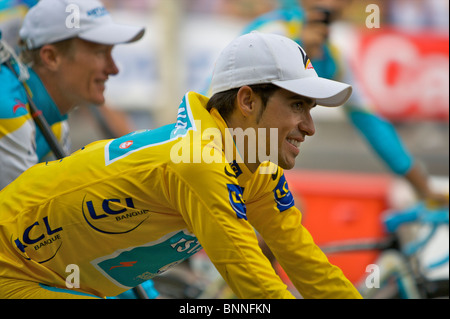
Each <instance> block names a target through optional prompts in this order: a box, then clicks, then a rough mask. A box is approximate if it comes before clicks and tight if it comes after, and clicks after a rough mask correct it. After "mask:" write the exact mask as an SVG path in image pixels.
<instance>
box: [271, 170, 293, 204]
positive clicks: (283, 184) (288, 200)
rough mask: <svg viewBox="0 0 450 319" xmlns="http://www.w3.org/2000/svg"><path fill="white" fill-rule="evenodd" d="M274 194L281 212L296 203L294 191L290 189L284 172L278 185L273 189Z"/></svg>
mask: <svg viewBox="0 0 450 319" xmlns="http://www.w3.org/2000/svg"><path fill="white" fill-rule="evenodd" d="M273 194H274V197H275V202H276V204H277V208H278V210H279V211H280V212H283V211H285V210H287V209H289V208H291V207H292V206H294V205H295V202H294V196H292V193H291V191H290V190H289V186H288V183H287V181H286V178H285V177H284V174H283V175H281V177H280V180H279V181H278V184H277V186H276V187H275V189H274V190H273Z"/></svg>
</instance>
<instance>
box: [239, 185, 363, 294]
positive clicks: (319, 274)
mask: <svg viewBox="0 0 450 319" xmlns="http://www.w3.org/2000/svg"><path fill="white" fill-rule="evenodd" d="M285 188H287V186H285ZM274 196H276V195H275V193H274V192H273V191H271V192H266V194H265V195H264V196H262V197H259V198H258V200H257V201H254V202H252V203H248V204H247V208H248V210H247V217H248V220H249V221H250V223H251V224H252V225H253V226H254V227H255V228H256V230H257V231H258V232H259V233H260V235H261V236H262V237H263V239H264V241H265V242H266V244H267V245H268V247H269V248H270V249H271V251H272V253H273V254H274V255H275V257H276V258H277V261H278V262H279V263H280V265H281V266H282V267H283V269H284V271H285V272H286V274H287V275H288V276H289V279H290V280H291V281H292V283H293V284H294V285H295V287H296V288H297V290H298V291H299V292H300V294H301V295H302V297H304V298H308V299H309V298H315V299H331V298H337V299H341V298H350V299H356V298H361V295H360V294H359V292H358V291H357V290H356V288H355V287H354V286H353V284H352V283H351V282H350V281H349V280H348V279H347V278H346V277H345V276H344V274H343V273H342V271H341V270H340V269H339V268H338V267H336V266H334V265H332V264H330V263H329V261H328V259H327V257H326V255H325V254H324V253H323V252H322V251H321V250H320V248H319V247H318V246H317V245H316V244H315V243H314V241H313V238H312V237H311V235H310V233H309V232H308V231H307V229H306V228H305V227H303V225H302V223H301V220H302V215H301V213H300V211H299V210H298V209H297V208H296V207H295V206H292V207H290V208H288V209H286V210H284V211H280V209H279V208H278V207H277V203H276V201H275V200H274Z"/></svg>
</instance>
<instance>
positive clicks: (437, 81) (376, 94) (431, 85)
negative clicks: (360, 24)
mask: <svg viewBox="0 0 450 319" xmlns="http://www.w3.org/2000/svg"><path fill="white" fill-rule="evenodd" d="M381 30H382V31H372V30H371V31H365V32H361V34H360V37H359V45H358V49H357V50H356V52H355V56H354V57H353V58H354V60H353V61H354V63H353V67H354V69H355V74H356V76H357V78H358V80H359V82H360V83H361V84H362V89H363V90H364V91H365V93H366V94H367V96H368V98H369V99H370V100H371V102H372V103H373V104H374V107H375V108H376V110H377V111H378V112H379V113H380V114H381V115H383V116H385V117H386V118H388V119H391V120H416V119H420V120H448V119H449V36H448V33H447V34H437V33H433V32H426V31H421V32H417V31H415V32H414V33H412V32H401V31H396V30H385V29H381Z"/></svg>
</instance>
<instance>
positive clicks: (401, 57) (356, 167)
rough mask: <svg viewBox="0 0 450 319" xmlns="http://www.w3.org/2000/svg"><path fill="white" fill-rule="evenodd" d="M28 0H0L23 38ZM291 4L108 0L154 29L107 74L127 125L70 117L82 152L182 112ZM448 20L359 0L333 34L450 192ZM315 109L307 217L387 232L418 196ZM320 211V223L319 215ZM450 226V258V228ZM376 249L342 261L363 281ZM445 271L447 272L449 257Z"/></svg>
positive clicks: (385, 0)
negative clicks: (386, 221) (221, 64)
mask: <svg viewBox="0 0 450 319" xmlns="http://www.w3.org/2000/svg"><path fill="white" fill-rule="evenodd" d="M291 1H295V0H291ZM18 2H19V1H13V0H0V10H1V11H0V28H1V29H2V30H3V38H4V39H6V40H7V41H10V42H11V43H15V41H16V40H17V38H16V37H17V32H18V28H19V27H20V21H21V18H22V17H23V14H24V13H25V12H26V9H25V8H24V7H22V6H17V5H14V4H15V3H18ZM21 2H27V1H21ZM286 2H289V0H284V1H281V0H126V1H123V0H103V3H104V4H105V6H106V7H107V8H108V10H109V11H110V12H111V14H112V15H113V17H114V18H115V20H116V21H118V22H122V23H127V24H138V25H145V26H146V27H147V29H146V34H145V36H144V38H143V39H142V40H141V41H138V42H137V43H133V44H130V45H124V46H117V47H116V48H115V49H114V56H115V58H116V62H117V64H118V67H119V69H120V73H119V74H118V75H117V76H115V77H112V78H110V80H109V81H108V83H107V84H106V85H107V91H106V97H107V105H108V106H109V107H110V108H111V109H113V110H115V111H117V113H115V116H119V117H120V121H119V122H118V123H121V124H120V125H123V124H124V123H126V125H125V126H120V127H119V126H118V127H112V128H111V127H109V128H106V129H105V127H104V126H103V125H102V122H103V119H102V118H101V117H98V116H96V115H95V112H92V110H88V109H85V108H78V109H75V110H74V111H73V112H71V113H70V115H69V121H70V127H71V137H72V143H73V144H72V145H73V146H72V147H73V150H77V149H79V148H80V147H82V146H84V145H86V144H88V143H90V142H92V141H95V140H98V139H103V138H109V137H111V135H121V134H125V133H128V132H130V131H133V130H138V129H153V128H156V127H159V126H161V125H165V124H168V123H172V122H174V121H175V118H176V114H177V109H178V104H179V102H180V101H181V99H182V97H183V95H184V94H185V93H186V92H188V91H197V92H200V93H205V92H206V91H207V88H208V82H209V78H210V76H211V73H212V70H213V67H214V61H215V59H216V58H217V56H218V54H219V53H220V51H221V50H222V49H223V48H224V47H225V46H226V45H227V44H228V43H229V42H230V41H231V40H232V39H234V38H235V37H237V36H239V35H240V34H241V33H242V31H243V29H244V28H245V26H246V25H248V24H249V23H250V22H251V21H253V20H254V19H255V18H256V17H258V16H260V15H262V14H265V13H267V12H270V11H272V10H275V9H277V8H278V7H280V5H281V3H286ZM371 4H375V5H377V6H378V8H379V9H380V25H379V28H368V27H367V25H366V20H367V17H368V16H369V14H370V12H366V8H367V6H368V5H371ZM448 28H449V2H448V0H353V1H351V2H349V5H348V7H347V8H346V10H345V12H344V15H343V19H342V20H340V21H338V22H336V23H333V24H332V25H331V33H330V41H331V42H332V43H333V44H335V45H336V46H337V47H338V48H339V49H340V51H341V53H342V54H343V56H344V58H345V59H346V60H347V61H349V63H348V66H347V67H349V68H351V69H352V72H353V74H354V75H355V78H356V80H357V81H358V85H359V89H360V90H361V91H362V92H363V93H364V94H365V95H366V97H367V99H368V100H369V104H370V105H371V106H372V107H373V108H374V109H375V110H376V111H377V112H378V113H379V114H381V115H382V116H384V117H385V118H386V119H388V120H390V121H391V122H392V123H393V124H394V126H395V128H396V129H397V131H398V133H399V135H400V137H401V138H402V140H403V142H404V143H405V145H406V147H407V149H408V150H409V151H410V152H411V153H412V154H413V155H414V156H415V157H416V158H417V159H418V160H419V161H421V162H422V163H423V165H424V167H426V169H427V171H428V173H429V174H430V175H431V176H432V182H433V183H434V184H433V185H436V186H435V187H436V188H437V189H438V190H439V191H442V192H447V193H448V176H449V29H448ZM0 85H1V84H0ZM313 118H314V120H315V124H316V134H315V135H314V136H313V137H310V138H308V139H307V140H306V142H305V143H304V145H303V146H302V149H301V154H300V156H299V157H298V158H297V163H296V169H295V171H294V172H293V173H291V175H287V177H288V180H289V183H290V186H291V189H292V190H293V192H294V193H295V194H296V196H297V205H298V206H300V208H301V209H302V211H303V213H304V215H305V223H306V224H307V225H308V224H309V228H310V231H311V232H312V233H313V235H314V236H315V238H316V240H317V241H318V243H319V244H321V243H326V242H328V241H333V240H340V239H348V238H352V236H354V237H364V236H366V237H381V236H383V234H382V232H383V230H382V229H381V228H380V227H381V226H380V225H379V217H380V214H382V213H383V211H384V210H385V209H387V208H390V207H393V206H402V207H404V206H405V205H409V204H411V203H413V202H414V201H415V200H416V199H415V198H414V195H413V194H412V191H411V189H410V188H409V186H408V185H406V184H405V182H404V181H403V180H402V179H400V178H398V177H396V176H393V175H392V174H390V172H389V171H388V169H387V168H386V166H384V165H383V163H382V162H381V161H380V160H379V159H378V158H377V156H376V155H375V154H374V153H373V151H372V150H371V149H370V147H369V146H368V144H366V142H364V141H363V139H362V137H361V136H360V135H359V134H358V132H357V131H356V130H355V129H354V127H353V126H352V125H351V124H349V122H348V118H347V117H346V116H345V115H344V114H343V111H342V110H341V109H340V108H335V109H330V108H316V109H315V110H314V111H313ZM118 125H119V124H118ZM111 129H112V130H113V131H114V132H111ZM298 181H301V182H298ZM305 181H306V182H305ZM318 203H319V204H320V205H318ZM324 203H325V204H324ZM324 210H326V211H327V212H328V215H327V216H326V219H327V220H331V221H332V222H334V224H333V223H331V224H328V225H325V226H324V224H323V221H324V217H323V215H320V213H321V212H323V211H324ZM312 215H315V216H317V218H318V219H319V221H317V218H316V220H314V218H309V216H312ZM447 216H448V215H447ZM447 218H448V217H447ZM362 220H364V222H362ZM320 221H322V223H320ZM317 223H319V224H317ZM361 223H362V224H361ZM371 223H372V224H371ZM321 228H322V229H321ZM337 229H344V230H345V231H344V233H345V234H344V235H342V234H341V233H339V232H337ZM330 230H336V232H337V233H339V234H337V235H335V236H334V237H333V236H332V238H328V237H327V236H326V235H324V234H323V232H328V233H330ZM331 233H333V232H331ZM445 236H447V237H446V240H447V244H446V247H447V248H446V249H447V258H448V226H447V233H446V235H444V237H445ZM325 237H326V238H325ZM444 240H445V239H444ZM377 256H378V255H377V254H373V253H372V254H369V255H366V256H365V257H364V258H362V259H359V260H358V261H356V262H355V261H354V259H348V258H347V257H348V256H346V257H345V258H341V259H340V258H339V257H338V258H336V259H335V261H336V263H338V264H339V265H340V266H341V267H342V268H343V269H344V270H345V272H346V274H347V275H348V276H349V277H351V279H352V281H354V282H357V281H358V280H360V277H361V276H362V273H363V272H364V270H363V269H365V266H364V265H367V264H369V263H371V262H373V261H374V260H375V258H376V257H377ZM349 260H350V262H349ZM438 276H441V277H442V276H444V277H446V278H447V280H448V262H447V265H446V270H445V271H444V274H443V275H442V272H441V273H440V274H439V275H438ZM447 283H448V282H447ZM447 289H448V288H447Z"/></svg>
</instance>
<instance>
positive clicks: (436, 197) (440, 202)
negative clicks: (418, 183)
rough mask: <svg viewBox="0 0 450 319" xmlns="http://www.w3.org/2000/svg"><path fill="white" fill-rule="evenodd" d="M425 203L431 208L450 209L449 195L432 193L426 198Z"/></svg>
mask: <svg viewBox="0 0 450 319" xmlns="http://www.w3.org/2000/svg"><path fill="white" fill-rule="evenodd" d="M425 203H426V205H427V206H428V207H429V208H441V207H448V204H449V200H448V194H441V193H430V194H428V195H427V196H426V198H425Z"/></svg>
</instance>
